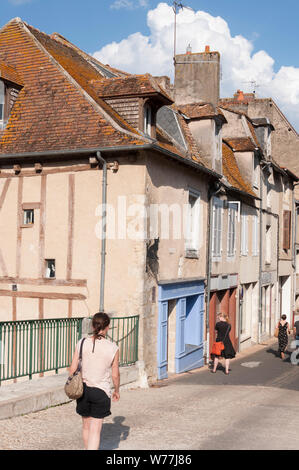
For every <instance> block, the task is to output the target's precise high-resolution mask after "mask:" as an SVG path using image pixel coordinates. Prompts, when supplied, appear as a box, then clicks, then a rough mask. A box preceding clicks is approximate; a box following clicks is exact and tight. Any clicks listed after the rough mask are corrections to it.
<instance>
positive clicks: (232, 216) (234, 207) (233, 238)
mask: <svg viewBox="0 0 299 470" xmlns="http://www.w3.org/2000/svg"><path fill="white" fill-rule="evenodd" d="M239 204H240V203H239ZM239 204H238V203H237V202H233V201H228V211H227V257H228V258H232V257H234V256H235V254H236V244H237V215H238V213H239V208H238V206H239Z"/></svg>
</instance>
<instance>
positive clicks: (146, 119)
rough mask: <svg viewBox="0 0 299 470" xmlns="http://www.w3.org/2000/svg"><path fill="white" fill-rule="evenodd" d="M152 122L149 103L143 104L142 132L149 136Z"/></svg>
mask: <svg viewBox="0 0 299 470" xmlns="http://www.w3.org/2000/svg"><path fill="white" fill-rule="evenodd" d="M152 122H153V114H152V108H151V106H150V104H149V103H145V105H144V108H143V126H144V128H143V132H144V133H145V134H146V135H148V136H151V134H152Z"/></svg>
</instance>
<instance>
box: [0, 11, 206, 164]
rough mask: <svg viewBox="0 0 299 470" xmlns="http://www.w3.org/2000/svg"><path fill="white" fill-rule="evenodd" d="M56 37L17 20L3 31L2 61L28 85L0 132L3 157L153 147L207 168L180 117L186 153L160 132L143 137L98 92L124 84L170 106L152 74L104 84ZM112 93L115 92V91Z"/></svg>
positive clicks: (84, 57)
mask: <svg viewBox="0 0 299 470" xmlns="http://www.w3.org/2000/svg"><path fill="white" fill-rule="evenodd" d="M58 36H59V35H57V33H55V34H54V35H53V36H52V37H50V36H49V35H47V34H45V33H42V32H40V31H38V30H37V29H35V28H33V27H32V26H29V25H27V24H26V23H24V22H23V21H22V20H20V19H19V18H15V19H14V20H11V21H10V22H9V23H8V24H7V25H5V26H4V27H3V28H2V29H1V30H0V50H1V60H2V59H3V62H4V64H5V69H6V70H8V68H7V64H9V67H10V71H11V73H12V70H14V71H15V73H16V74H17V75H21V77H22V83H23V85H24V86H23V88H22V89H21V91H20V93H19V95H18V98H17V100H16V102H15V104H14V106H13V108H12V112H11V115H10V118H9V121H8V124H7V126H6V128H5V129H4V130H3V131H0V156H1V155H3V156H5V155H10V154H23V153H34V152H39V153H43V152H46V151H47V152H49V151H55V152H58V151H61V152H62V153H63V151H67V150H81V149H82V150H84V149H90V148H107V149H108V148H111V147H119V148H121V147H124V146H136V147H137V148H138V146H141V145H144V144H151V143H153V144H155V148H159V146H160V147H161V149H166V148H167V150H169V151H171V152H173V153H175V154H177V155H180V156H182V157H184V158H185V159H189V160H190V159H192V160H194V161H196V162H197V163H198V164H199V167H200V166H201V167H206V168H209V165H208V164H206V162H204V160H203V159H202V158H201V156H200V152H199V149H198V147H197V145H196V142H195V141H194V139H193V137H192V134H191V132H190V130H189V128H188V125H187V123H186V122H185V120H184V119H183V117H182V116H181V115H179V116H178V121H179V122H180V124H181V128H182V132H183V134H184V136H185V139H186V142H187V144H188V151H187V152H184V150H183V149H182V148H180V146H179V145H176V143H175V142H174V141H173V142H172V141H171V140H167V138H165V136H164V135H162V134H163V133H161V132H160V133H159V132H158V135H157V142H154V141H153V139H150V138H148V137H146V136H144V135H143V134H142V133H140V132H139V131H138V129H135V128H133V127H132V126H131V125H130V124H129V123H128V122H127V121H126V120H125V119H124V118H122V117H121V116H120V115H119V114H118V113H117V112H116V111H115V110H114V109H112V107H111V106H109V105H108V104H107V103H106V102H105V101H104V99H102V98H101V97H100V96H99V93H98V87H100V85H101V83H102V82H103V89H105V86H106V84H107V83H108V82H109V84H110V85H109V86H111V84H112V83H113V84H119V83H121V84H122V87H123V88H122V90H121V92H122V93H125V91H126V90H127V91H128V92H129V91H130V86H131V85H132V83H135V84H136V86H137V85H138V87H139V88H138V87H137V88H138V90H137V91H138V93H139V92H140V91H141V90H142V91H144V93H153V94H156V95H157V94H159V96H160V99H161V97H162V98H163V100H164V102H165V103H167V104H169V103H172V100H171V99H170V98H169V97H168V95H167V94H166V92H165V91H164V89H163V88H161V87H160V86H159V84H158V83H157V82H156V80H154V79H153V77H151V76H150V75H148V74H147V75H143V76H131V75H129V74H128V75H127V76H125V75H122V76H121V72H119V71H118V73H119V75H120V78H112V79H105V78H104V77H103V75H102V74H101V73H100V71H99V70H98V69H97V67H94V65H93V64H92V63H91V62H90V60H91V59H92V58H90V57H89V56H88V55H87V54H85V53H83V52H82V51H80V50H79V49H78V48H76V47H75V46H73V45H71V43H69V42H68V41H67V40H65V39H64V38H62V37H58ZM89 59H90V60H89ZM101 67H102V65H101ZM105 67H107V66H105ZM111 70H112V68H110V71H111ZM114 70H115V69H114ZM15 77H16V75H15ZM95 84H96V85H95ZM104 84H105V85H104ZM128 85H130V86H128ZM142 87H144V88H142ZM131 91H132V90H131ZM113 92H117V86H116V87H115V88H114V91H113ZM107 93H108V91H107Z"/></svg>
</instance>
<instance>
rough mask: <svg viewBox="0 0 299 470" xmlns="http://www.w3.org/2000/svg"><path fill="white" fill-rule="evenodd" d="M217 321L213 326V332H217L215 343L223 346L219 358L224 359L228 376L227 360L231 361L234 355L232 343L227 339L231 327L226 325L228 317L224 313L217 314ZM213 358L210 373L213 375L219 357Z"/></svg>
mask: <svg viewBox="0 0 299 470" xmlns="http://www.w3.org/2000/svg"><path fill="white" fill-rule="evenodd" d="M218 318H219V321H218V322H217V323H216V325H215V330H216V332H217V338H216V341H217V342H218V341H222V342H223V344H224V349H223V350H222V351H221V357H224V358H225V373H226V375H228V374H229V360H230V359H233V358H234V357H235V355H236V351H235V350H234V348H233V345H232V342H231V340H230V337H229V332H230V330H231V325H230V324H229V323H228V315H226V314H225V313H220V314H219V317H218ZM213 356H214V367H213V370H212V372H213V373H214V374H215V372H216V370H217V366H218V362H219V357H220V356H216V355H213Z"/></svg>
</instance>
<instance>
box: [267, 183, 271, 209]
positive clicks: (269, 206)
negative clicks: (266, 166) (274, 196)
mask: <svg viewBox="0 0 299 470" xmlns="http://www.w3.org/2000/svg"><path fill="white" fill-rule="evenodd" d="M266 187H267V208H268V209H270V208H271V183H270V177H268V178H267V180H266Z"/></svg>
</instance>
